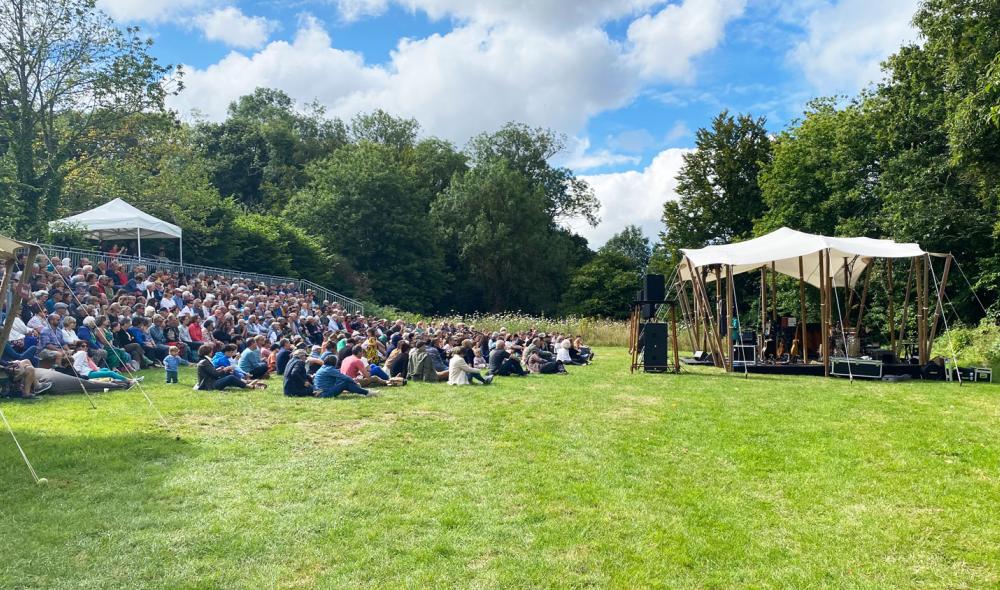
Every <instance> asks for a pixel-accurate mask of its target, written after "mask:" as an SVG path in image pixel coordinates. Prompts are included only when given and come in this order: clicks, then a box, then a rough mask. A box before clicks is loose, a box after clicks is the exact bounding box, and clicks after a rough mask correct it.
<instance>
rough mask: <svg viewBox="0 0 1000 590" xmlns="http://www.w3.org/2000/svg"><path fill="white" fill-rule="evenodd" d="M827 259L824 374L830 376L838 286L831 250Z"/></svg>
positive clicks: (824, 255) (825, 256)
mask: <svg viewBox="0 0 1000 590" xmlns="http://www.w3.org/2000/svg"><path fill="white" fill-rule="evenodd" d="M823 257H824V259H825V264H824V272H825V274H824V277H823V278H824V281H825V282H826V289H824V291H825V296H826V314H825V315H826V319H825V321H826V325H825V326H824V328H823V334H824V335H825V336H826V346H824V348H823V375H824V376H825V377H829V376H830V357H831V356H833V350H831V349H832V348H833V342H832V341H831V339H830V326H831V325H832V324H833V290H834V289H835V288H836V287H835V286H834V285H833V267H832V266H831V261H830V250H826V251H825V252H824V254H823Z"/></svg>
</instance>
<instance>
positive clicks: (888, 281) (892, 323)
mask: <svg viewBox="0 0 1000 590" xmlns="http://www.w3.org/2000/svg"><path fill="white" fill-rule="evenodd" d="M885 266H886V270H885V291H886V293H888V295H889V350H890V351H891V352H892V356H893V358H895V357H896V301H895V298H894V297H893V293H892V279H893V277H892V258H886V260H885Z"/></svg>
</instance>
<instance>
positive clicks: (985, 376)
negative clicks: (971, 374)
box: [975, 367, 993, 383]
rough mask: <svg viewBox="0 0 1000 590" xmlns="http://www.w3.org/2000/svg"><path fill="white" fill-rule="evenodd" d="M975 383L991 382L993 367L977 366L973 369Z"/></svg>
mask: <svg viewBox="0 0 1000 590" xmlns="http://www.w3.org/2000/svg"><path fill="white" fill-rule="evenodd" d="M975 373H976V383H993V369H984V368H979V367H977V368H976V369H975Z"/></svg>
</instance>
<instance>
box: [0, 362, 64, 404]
mask: <svg viewBox="0 0 1000 590" xmlns="http://www.w3.org/2000/svg"><path fill="white" fill-rule="evenodd" d="M0 369H3V370H5V371H6V372H7V373H8V374H9V375H10V378H11V381H12V382H13V383H20V384H21V397H22V398H24V399H33V398H34V397H35V396H37V395H38V394H39V393H43V392H45V391H47V390H48V389H49V388H51V387H52V384H51V383H42V382H41V381H39V380H38V376H37V373H36V372H35V367H34V366H33V365H32V364H31V361H29V360H27V359H25V360H17V361H9V362H8V361H3V362H0Z"/></svg>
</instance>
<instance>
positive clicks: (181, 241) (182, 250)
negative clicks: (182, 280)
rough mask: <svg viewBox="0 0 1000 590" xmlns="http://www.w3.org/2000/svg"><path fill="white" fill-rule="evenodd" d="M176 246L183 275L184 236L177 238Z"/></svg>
mask: <svg viewBox="0 0 1000 590" xmlns="http://www.w3.org/2000/svg"><path fill="white" fill-rule="evenodd" d="M177 244H178V246H179V247H180V250H181V274H184V234H181V237H179V238H177Z"/></svg>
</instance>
